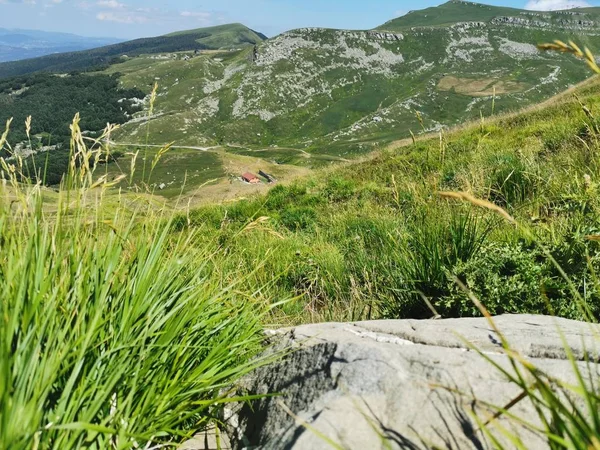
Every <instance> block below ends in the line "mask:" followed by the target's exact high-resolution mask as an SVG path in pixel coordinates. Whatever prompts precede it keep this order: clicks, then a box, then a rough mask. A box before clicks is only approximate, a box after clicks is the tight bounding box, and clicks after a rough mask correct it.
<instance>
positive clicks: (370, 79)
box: [108, 1, 600, 163]
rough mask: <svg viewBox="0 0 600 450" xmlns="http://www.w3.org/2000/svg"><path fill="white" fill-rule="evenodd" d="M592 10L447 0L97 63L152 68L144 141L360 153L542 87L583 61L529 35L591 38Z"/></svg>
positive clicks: (140, 72)
mask: <svg viewBox="0 0 600 450" xmlns="http://www.w3.org/2000/svg"><path fill="white" fill-rule="evenodd" d="M599 17H600V9H597V8H591V9H585V10H572V11H559V12H544V13H541V12H531V11H522V10H517V9H509V8H498V7H493V6H486V5H478V4H473V3H464V2H456V1H452V2H449V3H446V4H444V5H442V6H439V7H436V8H430V9H427V10H423V11H419V12H414V13H410V14H408V15H407V16H405V17H402V18H399V19H396V20H393V21H391V22H388V23H386V24H384V25H382V26H381V27H379V28H378V29H375V30H366V31H349V30H332V29H319V28H304V29H298V30H293V31H289V32H286V33H283V34H281V35H279V36H277V37H275V38H273V39H270V40H268V41H265V42H264V43H262V44H261V45H260V46H259V47H258V49H257V51H256V52H254V51H253V50H250V49H248V50H245V51H242V52H239V53H233V54H231V53H229V54H226V55H202V56H200V57H197V58H192V59H191V60H189V61H180V60H172V61H163V62H161V63H160V64H156V63H155V62H153V61H152V60H151V59H150V58H146V59H143V58H141V59H138V60H132V61H127V62H123V63H121V64H117V65H114V66H112V67H111V68H110V69H109V70H108V72H109V73H117V72H118V73H121V74H122V77H121V81H122V82H123V84H124V85H125V86H127V87H131V88H133V87H137V88H140V89H146V90H147V89H149V87H150V86H151V85H152V84H153V83H154V81H158V83H159V86H160V96H159V99H158V101H157V105H156V114H155V116H154V117H153V118H152V120H151V123H150V139H151V140H152V141H153V142H161V141H162V140H164V141H175V142H177V143H180V144H187V145H207V146H214V145H227V144H232V145H233V146H232V147H231V149H230V151H232V152H238V153H244V154H248V155H257V154H261V155H263V156H268V155H269V153H273V154H274V153H279V154H280V153H282V150H281V149H279V150H277V149H275V148H274V147H272V146H278V147H279V148H281V147H285V148H288V149H289V150H288V151H287V158H286V160H290V159H295V160H296V161H297V162H307V158H306V157H305V156H306V155H305V152H308V153H310V154H313V155H321V156H323V157H326V156H331V157H347V156H351V155H355V154H362V153H365V152H366V151H368V150H370V149H372V148H373V145H379V144H381V143H385V142H389V141H392V140H395V139H399V138H403V137H407V136H409V131H412V132H414V133H418V132H422V131H433V130H440V129H442V128H443V127H444V126H448V125H452V124H456V123H460V122H463V121H464V120H468V119H470V118H477V117H479V115H480V114H481V113H483V114H485V115H489V114H491V113H492V109H494V112H501V111H506V110H512V109H515V108H520V107H523V106H527V105H529V104H532V103H535V102H539V101H541V100H543V99H546V98H548V97H550V96H552V95H554V94H556V93H558V92H560V91H562V90H564V89H566V88H568V87H569V86H571V85H573V84H576V83H578V82H580V81H582V80H584V79H585V78H586V77H588V76H589V72H588V69H587V67H586V66H585V65H584V64H581V62H579V61H577V60H576V59H575V58H574V57H572V56H571V55H560V54H554V53H543V52H540V51H538V49H537V48H536V44H538V43H542V42H550V41H552V40H554V39H564V40H567V39H575V40H576V41H577V42H579V43H581V44H583V45H586V46H588V47H590V49H591V50H592V51H595V50H600V37H599V35H600V19H599ZM416 111H418V112H419V113H420V115H421V118H422V122H421V120H420V119H419V118H418V117H417V115H416ZM142 129H143V130H145V129H146V123H143V122H140V121H136V122H134V123H131V124H129V125H125V126H124V128H123V132H122V133H123V134H122V139H123V140H125V141H127V142H136V141H140V140H141V139H142V136H143V137H144V139H145V136H146V133H145V132H144V133H142V132H141V130H142ZM240 146H241V147H244V149H240ZM257 150H258V153H257ZM278 158H279V156H278ZM318 161H319V158H313V159H312V160H311V163H316V162H318Z"/></svg>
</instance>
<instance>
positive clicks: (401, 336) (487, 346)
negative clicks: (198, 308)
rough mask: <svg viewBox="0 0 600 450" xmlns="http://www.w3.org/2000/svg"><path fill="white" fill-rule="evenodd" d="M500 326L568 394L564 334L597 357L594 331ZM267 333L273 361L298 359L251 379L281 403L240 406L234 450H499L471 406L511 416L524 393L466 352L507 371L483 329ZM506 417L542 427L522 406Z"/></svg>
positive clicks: (368, 327) (474, 325) (569, 324)
mask: <svg viewBox="0 0 600 450" xmlns="http://www.w3.org/2000/svg"><path fill="white" fill-rule="evenodd" d="M495 322H496V324H497V326H498V327H499V329H500V330H501V331H502V332H503V333H504V335H505V336H506V337H507V338H508V340H509V342H510V343H511V344H512V346H513V348H514V349H515V350H517V351H519V352H520V353H521V354H522V355H523V356H525V357H527V358H529V359H530V360H533V362H534V363H535V364H536V365H537V366H538V367H539V368H541V369H542V370H544V371H546V373H548V374H550V375H552V376H555V377H557V378H559V379H562V380H565V381H568V382H573V383H576V381H575V378H574V374H573V370H572V366H571V363H570V361H569V360H568V359H567V356H566V353H565V350H564V348H563V343H562V340H561V336H560V333H559V331H558V330H559V329H560V330H561V332H562V333H564V338H565V340H566V342H567V343H568V344H569V346H570V347H571V348H572V350H573V353H574V355H575V357H576V358H577V359H578V360H579V361H580V362H579V364H581V365H582V366H583V365H584V364H586V363H584V362H581V361H582V360H583V358H584V355H585V351H584V349H587V350H588V351H590V350H591V349H595V348H596V344H597V343H596V340H595V335H594V331H596V332H600V328H599V327H598V326H595V325H589V324H584V323H579V322H575V321H569V320H565V319H556V318H551V317H544V316H530V315H522V316H510V315H507V316H500V317H497V318H496V319H495ZM271 334H272V336H273V337H272V339H274V342H275V345H274V347H273V350H271V351H279V350H282V349H284V350H291V349H293V351H292V352H290V353H289V354H287V356H286V357H285V358H284V359H282V360H280V361H279V362H278V363H275V364H273V365H271V366H269V367H266V368H263V369H260V370H258V371H256V372H255V373H254V374H253V375H252V376H251V377H249V378H248V379H246V380H245V381H244V383H243V386H244V388H245V389H247V391H245V392H247V393H251V394H255V393H256V394H267V393H270V394H273V393H281V394H283V395H282V396H275V397H270V398H265V399H262V400H259V401H255V402H253V403H252V404H251V405H244V406H242V407H240V409H239V410H238V411H237V417H236V420H235V421H234V423H235V429H233V430H232V433H231V438H232V446H233V448H242V447H249V448H255V447H256V448H261V449H280V448H286V449H297V450H304V449H306V450H313V449H320V448H324V449H326V448H331V447H330V445H329V444H328V443H327V442H326V441H325V440H324V439H323V438H322V437H319V436H318V434H317V432H315V430H317V431H318V433H321V434H322V435H323V436H326V437H327V438H329V439H331V440H332V441H333V442H336V443H338V444H339V445H341V447H343V448H349V449H376V448H394V449H395V448H407V449H421V448H432V447H439V448H452V449H469V448H475V449H484V448H492V447H493V446H492V444H491V442H490V441H489V440H488V439H487V438H486V437H485V436H484V435H483V433H482V432H481V431H478V428H477V425H476V423H475V422H474V420H473V418H472V416H471V413H472V412H477V413H478V414H480V417H485V418H487V417H489V416H488V415H485V414H487V413H485V412H483V411H482V410H481V408H480V407H479V406H475V403H474V401H473V396H474V397H475V398H477V399H479V400H482V401H487V402H490V403H492V404H494V405H498V406H505V405H507V404H508V403H509V402H510V401H511V400H513V399H515V398H516V397H517V396H518V395H519V394H520V391H519V389H518V388H517V387H516V386H515V385H512V384H510V383H509V382H508V381H507V380H506V379H505V377H504V376H503V375H502V374H501V372H500V371H499V370H497V369H496V368H494V367H493V366H492V365H491V364H490V363H489V362H488V361H486V360H485V359H484V358H483V357H482V356H481V355H479V354H478V353H477V352H476V351H473V350H472V348H470V347H469V345H467V344H466V343H465V340H466V341H468V342H470V343H472V344H473V345H475V346H476V347H477V348H479V349H480V350H482V351H484V352H485V354H486V355H488V356H489V357H490V358H492V359H493V361H495V362H497V363H498V364H500V365H501V366H503V367H506V368H509V367H510V366H509V361H508V358H507V357H506V356H505V354H504V353H503V349H502V347H501V345H500V343H499V336H497V335H496V333H495V332H494V330H493V329H492V328H491V327H490V325H489V324H488V323H487V321H486V320H485V319H479V318H474V319H448V320H431V321H416V320H395V321H375V322H362V323H355V324H343V323H333V324H317V325H305V326H299V327H297V328H294V329H287V330H280V331H275V332H272V333H271ZM596 336H600V334H598V335H596ZM592 360H594V361H598V358H597V356H595V357H593V358H592ZM595 369H597V367H595ZM450 389H452V391H451V390H450ZM456 391H460V392H462V393H464V394H465V395H461V394H459V393H457V392H456ZM286 409H287V411H286ZM511 412H513V413H515V414H517V415H519V416H520V417H526V418H528V419H529V420H533V421H535V420H536V418H537V415H536V414H535V412H534V411H533V409H532V407H531V405H530V404H528V403H527V401H522V402H520V403H518V404H517V405H516V406H515V407H513V408H512V409H511ZM290 413H293V414H294V415H296V416H297V417H299V418H300V419H301V420H303V421H305V422H306V423H308V424H309V426H310V429H307V428H306V427H304V426H302V425H299V424H298V423H297V422H296V421H295V420H294V418H293V417H292V415H291V414H290ZM500 423H502V424H503V425H504V426H505V427H507V429H509V430H511V431H512V432H514V433H516V434H517V435H519V436H520V437H521V438H522V439H523V442H524V443H525V446H526V448H532V449H533V448H536V449H537V448H547V446H546V443H545V442H544V441H543V440H542V439H541V438H540V437H539V436H537V435H535V434H533V433H531V432H529V431H527V430H525V429H523V428H520V427H517V426H516V425H514V424H513V423H509V422H506V421H505V420H504V419H500ZM382 436H385V442H384V441H383V440H382V439H381V437H382ZM500 439H501V440H502V439H503V438H502V437H500ZM507 445H508V444H507ZM511 447H512V445H508V446H507V448H511Z"/></svg>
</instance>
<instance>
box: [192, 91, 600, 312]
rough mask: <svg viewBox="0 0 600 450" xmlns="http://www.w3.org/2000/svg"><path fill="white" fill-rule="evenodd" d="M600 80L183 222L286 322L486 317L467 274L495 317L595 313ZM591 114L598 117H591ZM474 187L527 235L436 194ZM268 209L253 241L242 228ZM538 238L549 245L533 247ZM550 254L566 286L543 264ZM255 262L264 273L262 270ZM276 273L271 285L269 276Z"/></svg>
mask: <svg viewBox="0 0 600 450" xmlns="http://www.w3.org/2000/svg"><path fill="white" fill-rule="evenodd" d="M598 85H599V84H598V80H593V81H591V82H589V83H588V84H587V85H584V86H582V87H581V88H580V89H579V90H578V92H577V95H578V98H579V101H581V102H582V104H583V105H585V107H586V108H587V109H588V110H589V111H592V113H586V112H585V111H584V108H582V105H581V104H580V103H579V101H578V100H575V99H574V98H573V97H572V96H567V97H564V98H562V99H561V100H557V101H555V102H554V103H551V104H549V105H547V106H545V107H543V108H537V109H533V110H530V111H527V112H524V113H520V114H516V115H510V116H504V117H499V118H496V119H485V120H484V122H483V123H474V124H472V125H470V126H467V127H463V128H461V129H458V130H457V131H454V132H449V133H444V134H443V135H442V141H441V143H440V138H439V137H437V138H433V139H425V140H419V141H417V142H416V144H414V145H408V146H405V147H399V148H396V149H394V150H385V151H381V152H380V154H379V155H378V156H376V157H374V158H371V159H368V160H367V161H365V162H361V163H350V164H346V165H345V166H343V167H333V168H330V169H320V170H319V171H318V172H317V173H316V174H315V176H314V177H310V178H309V179H306V180H300V181H297V182H296V183H294V184H292V185H289V186H283V185H282V186H277V187H276V188H274V189H273V190H271V191H270V192H269V193H268V194H267V195H266V196H258V197H255V198H250V199H247V200H244V201H241V202H235V203H230V204H223V205H214V206H207V207H203V208H200V209H198V210H195V211H192V212H190V213H189V214H187V215H186V217H185V218H182V220H181V221H180V226H182V227H184V228H185V227H187V226H191V227H192V228H193V229H195V228H198V229H201V230H202V233H204V234H205V235H206V236H216V238H217V239H218V240H219V242H221V245H222V257H221V256H216V257H215V258H216V259H215V261H214V263H213V264H214V268H215V270H219V271H222V272H223V273H224V274H227V273H228V271H229V270H232V269H233V268H239V267H247V268H248V271H249V272H251V273H252V276H253V279H254V281H253V284H251V285H248V286H247V287H246V289H248V290H253V289H255V287H254V286H256V285H266V286H268V287H267V288H265V290H264V291H263V292H264V293H265V295H266V296H267V297H269V298H272V299H273V301H277V300H278V299H281V298H288V297H296V298H297V300H296V301H295V302H292V303H288V304H286V305H285V306H284V307H282V309H281V310H280V312H279V317H280V319H279V320H281V321H283V322H287V321H290V320H291V321H300V322H304V321H314V320H328V319H335V320H358V319H365V318H376V317H389V318H398V317H400V318H402V317H430V316H432V315H433V314H434V313H433V312H432V311H431V310H430V309H429V308H428V307H427V305H426V304H425V302H424V301H423V296H425V297H427V298H428V299H429V300H430V302H431V303H432V305H433V306H434V308H435V310H436V314H440V315H442V316H443V317H461V316H472V315H479V311H478V310H477V309H476V308H475V307H474V305H473V304H472V302H471V301H470V300H469V298H468V297H467V296H466V295H465V293H464V292H463V291H461V290H460V289H459V288H458V287H457V286H456V283H455V282H454V279H455V277H459V279H461V280H463V282H464V283H466V284H467V286H468V287H469V289H471V290H472V291H473V292H474V293H475V294H476V295H478V296H479V297H481V300H482V301H483V302H484V303H485V304H486V305H487V306H488V308H489V310H490V312H491V313H493V314H501V313H544V314H547V313H548V314H549V313H553V314H558V315H561V316H565V317H570V318H577V319H581V318H583V316H582V314H581V310H580V309H578V308H577V306H576V305H575V304H574V303H573V301H572V298H573V295H574V294H573V292H577V293H578V295H580V296H581V297H582V298H584V299H585V302H586V303H588V304H589V307H590V309H591V311H592V314H593V315H594V317H600V291H598V287H597V286H596V285H595V284H594V283H593V280H594V276H595V273H596V271H597V270H599V269H600V245H599V244H598V242H597V241H595V240H590V239H588V238H587V236H594V235H597V234H599V233H600V209H599V204H598V201H597V195H596V192H597V189H598V187H597V186H598V184H597V183H598V181H597V180H598V179H600V166H599V165H598V163H597V161H598V159H597V156H598V153H597V152H598V148H599V147H598V141H597V139H598V138H597V134H596V133H597V131H595V130H596V128H595V127H596V126H597V125H596V118H595V116H593V114H594V111H596V110H597V108H598V105H600V96H599V95H598V93H597V92H598V91H597V89H598ZM590 114H592V115H590ZM448 190H450V191H468V192H471V193H473V194H474V195H475V196H477V197H479V198H482V199H486V200H488V201H490V202H493V203H495V204H496V205H498V206H500V207H503V208H506V209H507V210H508V211H509V212H510V213H511V214H513V215H514V216H515V217H517V218H518V219H519V220H520V221H523V222H524V223H526V224H528V225H529V226H531V228H532V230H533V231H532V232H533V236H535V241H534V240H532V235H528V234H524V233H522V232H521V230H520V229H515V228H514V227H513V226H511V225H510V224H507V223H503V222H501V221H499V220H497V219H496V218H495V216H494V215H493V214H492V213H488V212H486V211H481V210H471V208H470V207H468V206H462V207H457V206H456V205H455V204H454V203H453V202H451V201H448V200H445V199H442V198H441V197H440V196H439V195H438V192H439V191H448ZM259 217H268V218H269V219H268V221H266V222H264V224H263V225H262V228H261V230H260V231H259V230H255V231H254V233H255V235H254V238H253V239H251V240H246V239H244V240H239V239H232V238H231V236H232V233H234V231H233V230H235V229H237V228H238V227H240V226H243V225H244V224H246V223H248V222H249V221H250V222H251V221H253V220H255V219H257V218H259ZM536 242H540V243H541V244H540V245H538V244H536ZM549 255H550V256H552V258H553V259H554V260H556V261H557V262H558V263H559V265H560V267H562V270H564V272H565V273H566V274H567V275H568V278H569V281H567V280H565V278H564V276H563V274H562V273H561V272H560V271H559V270H558V269H557V267H556V266H555V264H554V263H553V262H552V260H550V259H549V258H548V256H549ZM257 266H258V267H259V268H258V269H257V270H255V269H254V268H256V267H257ZM274 274H275V275H277V276H279V277H280V278H279V282H278V283H276V285H273V284H270V282H271V281H272V279H273V276H274Z"/></svg>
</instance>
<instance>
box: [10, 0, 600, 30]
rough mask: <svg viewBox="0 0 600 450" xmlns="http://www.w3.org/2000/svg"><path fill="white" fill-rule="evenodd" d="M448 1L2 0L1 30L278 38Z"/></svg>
mask: <svg viewBox="0 0 600 450" xmlns="http://www.w3.org/2000/svg"><path fill="white" fill-rule="evenodd" d="M442 1H443V0H420V1H415V0H412V1H411V0H201V1H193V0H176V1H166V0H0V27H3V28H28V29H37V30H46V31H62V32H67V33H75V34H80V35H83V36H107V37H117V38H123V39H130V38H136V37H144V36H156V35H159V34H164V33H167V32H170V31H176V30H184V29H190V28H199V27H204V26H210V25H218V24H223V23H230V22H242V23H244V24H245V25H248V26H249V27H251V28H253V29H255V30H257V31H262V32H263V33H265V34H267V35H268V36H273V35H275V34H278V33H280V32H282V31H285V30H289V29H292V28H298V27H305V26H318V27H332V28H354V29H367V28H373V27H375V26H377V25H380V24H382V23H384V22H386V21H387V20H389V19H392V18H394V17H397V16H399V15H402V14H404V13H406V12H407V11H409V10H412V9H422V8H426V7H429V6H435V5H437V4H440V3H441V2H442ZM486 3H489V4H495V5H506V6H513V7H518V8H527V9H537V10H550V9H565V7H572V6H589V5H593V6H598V5H600V0H505V1H496V0H489V1H486Z"/></svg>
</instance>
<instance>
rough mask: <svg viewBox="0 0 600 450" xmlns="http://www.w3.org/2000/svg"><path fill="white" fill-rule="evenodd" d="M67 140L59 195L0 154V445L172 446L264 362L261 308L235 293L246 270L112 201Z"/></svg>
mask: <svg viewBox="0 0 600 450" xmlns="http://www.w3.org/2000/svg"><path fill="white" fill-rule="evenodd" d="M96 144H98V142H96ZM0 145H2V146H3V145H4V137H3V138H2V139H0ZM71 145H72V158H73V159H72V160H73V165H72V166H71V167H72V168H71V170H70V172H69V174H68V176H67V178H66V179H65V180H64V181H63V184H62V186H61V190H60V191H59V192H51V191H46V190H45V189H43V188H41V186H40V185H37V184H34V183H32V182H26V183H23V180H24V178H21V177H18V174H19V172H20V171H21V170H22V169H23V168H22V166H21V164H20V162H19V160H16V161H14V160H13V161H10V160H8V161H6V160H4V159H0V164H1V165H2V168H3V172H2V173H3V183H2V184H1V185H0V197H1V198H2V201H1V202H0V248H1V250H2V251H1V256H0V273H1V274H2V276H1V277H0V294H1V297H2V299H3V300H2V302H1V304H0V317H1V318H2V319H0V320H2V326H0V448H2V449H11V450H12V449H31V448H40V449H67V448H91V449H106V448H120V449H130V448H131V449H133V448H140V447H144V448H149V447H151V446H159V445H160V446H167V447H174V446H177V445H178V444H179V443H181V442H182V441H183V440H185V439H187V438H189V437H191V436H192V435H193V434H194V433H195V432H197V431H199V430H202V429H204V428H205V427H207V426H208V425H209V424H210V423H216V424H217V426H219V425H218V424H219V422H218V421H219V419H220V417H221V411H222V405H223V404H224V403H226V402H229V401H231V399H230V397H231V393H230V391H229V390H228V389H229V388H230V387H231V386H232V383H234V382H235V380H237V379H238V378H239V377H240V376H242V375H244V374H246V373H248V372H249V371H250V370H252V369H253V367H256V365H257V364H262V363H264V361H261V360H260V359H254V357H255V356H256V355H257V352H259V351H260V350H261V348H262V332H261V330H262V325H261V322H262V320H263V315H264V314H265V313H266V312H267V310H266V309H265V308H264V307H263V306H262V304H261V303H259V302H258V300H257V297H256V296H253V295H250V294H249V293H247V292H246V293H244V292H242V291H240V290H239V289H238V286H239V284H240V283H244V281H245V279H246V278H247V277H248V276H249V274H245V273H239V277H237V280H235V281H234V282H231V283H229V282H226V281H225V280H223V279H222V278H221V277H220V276H219V274H218V273H215V272H213V271H212V269H211V264H210V261H211V257H212V254H213V253H214V251H215V250H214V248H215V246H216V245H217V243H214V244H211V243H210V242H206V241H204V240H203V238H202V236H201V235H199V233H198V232H197V231H190V230H185V231H183V232H180V233H176V234H173V233H172V220H173V215H172V213H170V212H169V210H168V209H167V208H165V207H164V206H160V204H158V205H157V204H156V202H154V204H152V203H146V202H145V201H144V199H143V198H142V197H140V198H137V199H136V198H135V197H133V196H129V197H126V196H116V197H115V196H114V195H113V194H112V192H111V190H110V184H107V182H106V179H105V178H100V179H99V180H98V177H100V175H101V174H100V173H95V172H94V171H91V170H90V163H91V162H92V161H94V160H96V159H97V158H102V152H103V149H102V148H101V147H99V148H97V149H96V150H90V149H88V148H87V147H86V146H85V145H84V141H83V139H82V136H81V134H80V130H79V127H78V121H77V120H76V121H75V122H74V124H73V140H72V143H71ZM240 233H243V230H242V231H240ZM231 275H233V272H232V273H231Z"/></svg>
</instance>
